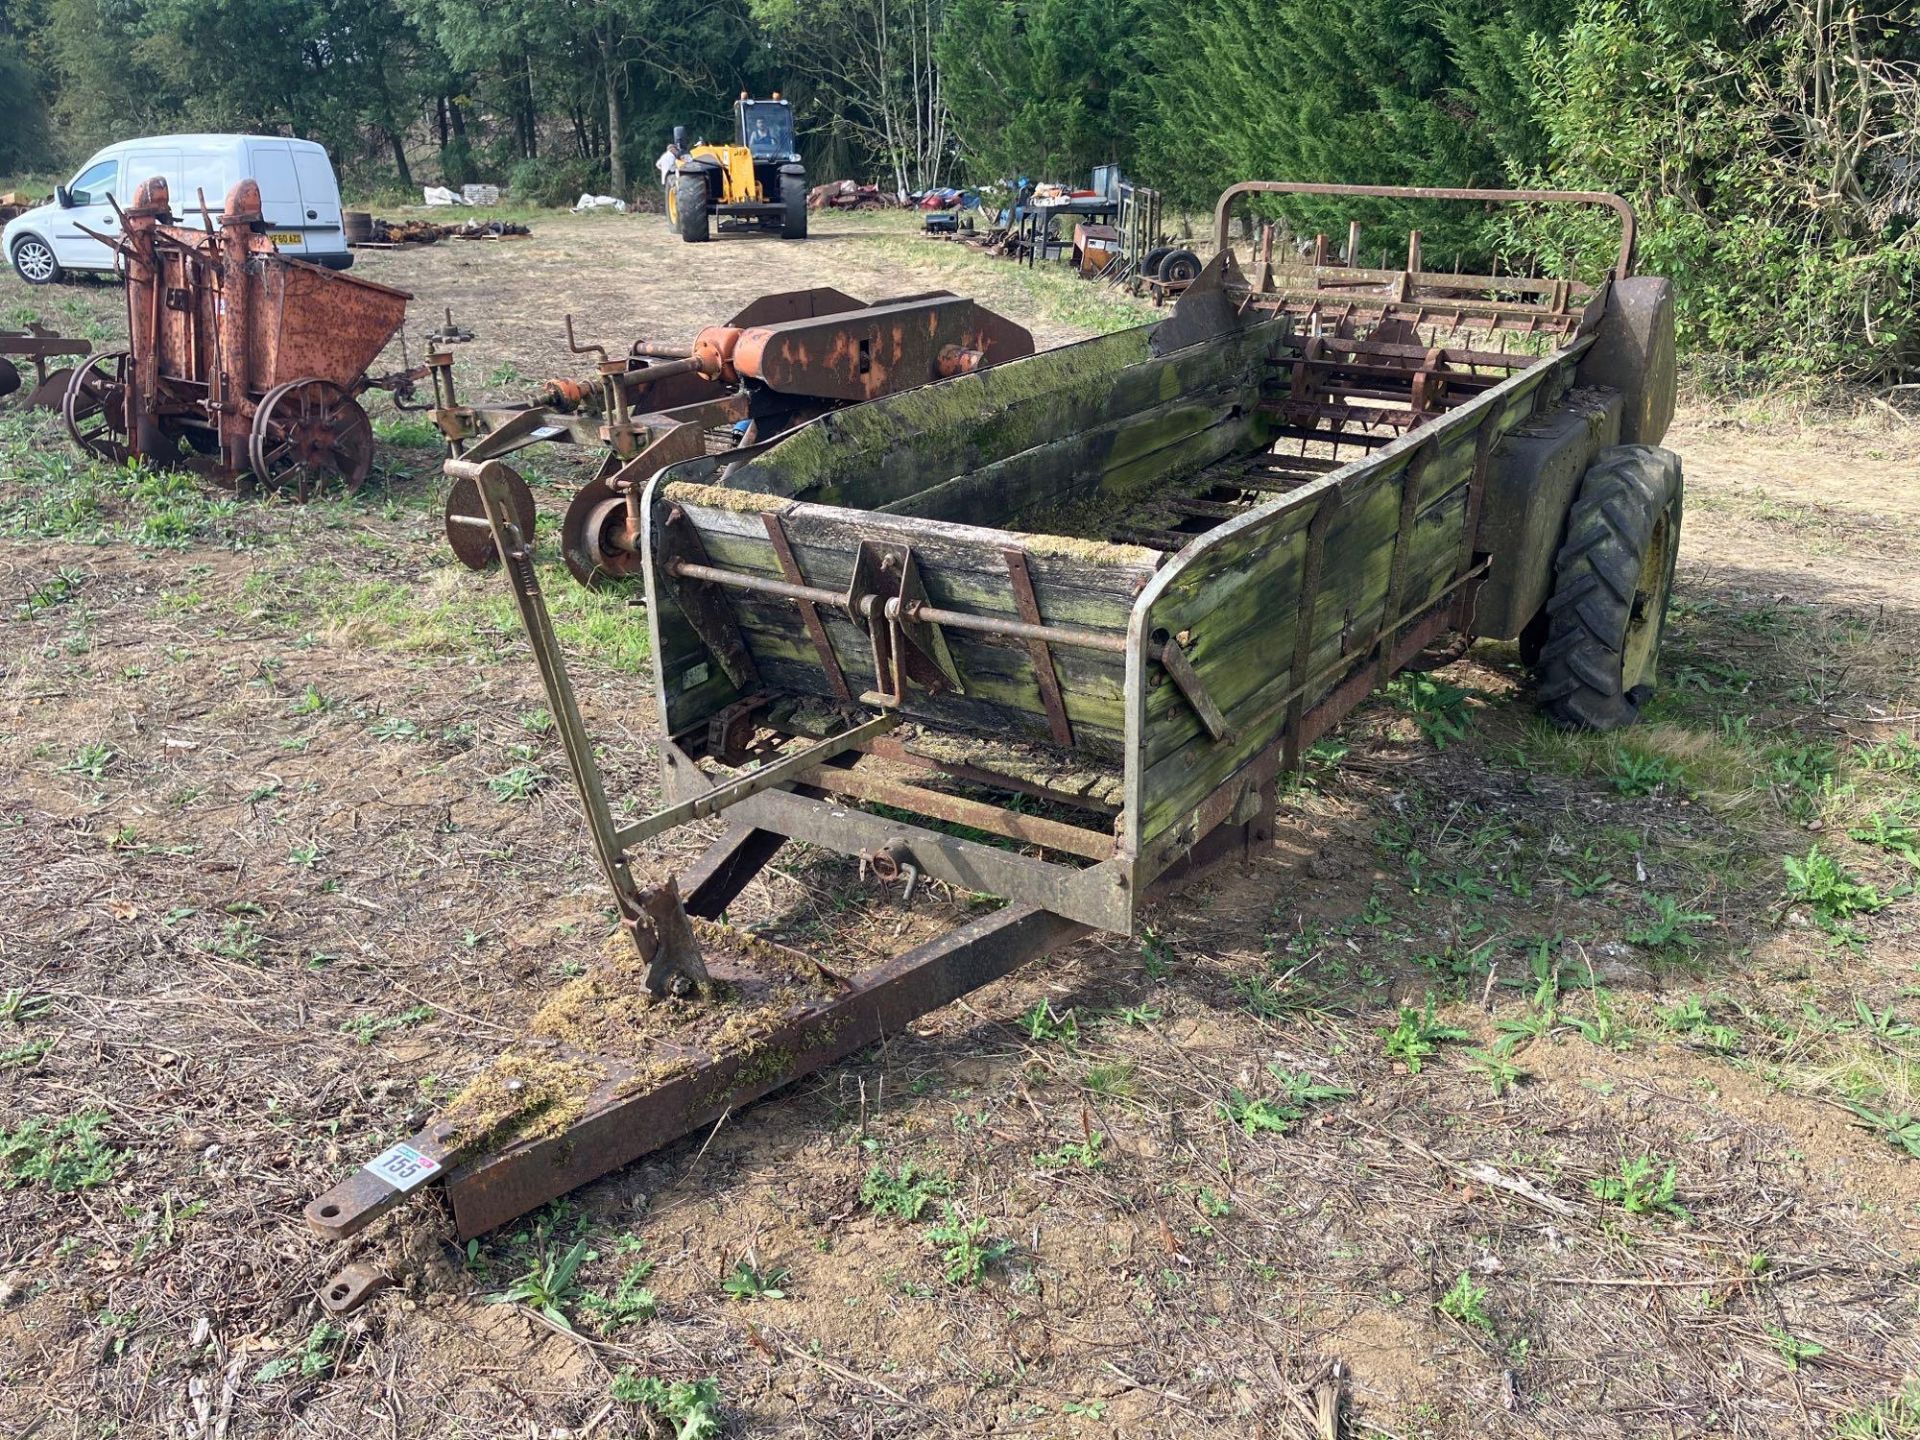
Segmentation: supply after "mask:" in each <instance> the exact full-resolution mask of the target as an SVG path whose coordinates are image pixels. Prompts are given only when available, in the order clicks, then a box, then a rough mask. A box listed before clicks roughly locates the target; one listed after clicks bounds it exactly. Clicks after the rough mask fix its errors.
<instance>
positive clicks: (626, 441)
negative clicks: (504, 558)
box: [427, 287, 1033, 585]
mask: <svg viewBox="0 0 1920 1440" xmlns="http://www.w3.org/2000/svg"><path fill="white" fill-rule="evenodd" d="M567 341H568V345H569V347H570V348H572V349H573V350H574V351H575V352H576V353H579V354H587V353H593V354H597V355H598V356H599V357H600V358H599V362H598V364H597V365H596V367H595V372H594V374H593V375H592V376H590V377H588V378H585V379H557V380H549V381H547V382H546V383H545V385H544V386H543V387H542V390H541V393H540V398H539V400H538V401H536V402H535V403H533V404H529V405H520V406H470V405H461V404H460V403H459V402H458V400H457V399H456V397H455V395H454V388H453V360H452V357H451V356H450V355H448V354H446V353H435V354H431V355H429V356H428V357H427V367H428V372H429V374H430V375H431V376H432V378H433V385H434V396H435V409H434V418H435V420H436V421H437V422H438V423H439V425H440V428H441V430H442V431H443V432H444V433H445V435H446V437H447V442H448V448H449V450H450V451H451V452H452V459H453V460H457V461H462V462H465V463H466V464H468V465H471V464H476V463H478V462H480V461H484V460H495V459H499V458H500V457H501V456H503V455H507V454H510V453H512V452H513V451H515V450H519V449H522V448H524V447H526V446H528V445H536V444H540V443H543V442H547V441H562V442H571V443H575V444H581V445H602V446H605V447H606V449H607V451H608V453H607V456H606V459H605V460H604V461H603V462H602V464H601V467H600V471H599V473H598V474H597V475H596V476H595V477H594V479H593V480H591V481H589V482H588V483H587V484H586V485H584V486H582V487H581V488H580V490H579V492H578V493H577V494H576V495H575V496H574V498H573V501H572V503H571V504H570V505H569V506H568V508H567V515H566V519H565V521H564V522H563V525H562V530H561V553H562V554H563V555H564V556H565V558H566V562H567V566H568V568H569V569H571V570H572V571H573V573H574V575H575V577H576V578H577V579H579V580H580V581H581V582H582V583H583V584H587V585H596V584H599V583H601V582H602V581H605V580H610V579H623V578H626V577H628V576H631V575H637V574H638V573H639V568H640V562H639V557H638V549H639V539H638V537H639V533H640V517H639V514H638V509H637V506H638V497H639V494H640V491H641V489H642V488H643V487H644V485H645V483H646V481H647V480H648V479H649V478H651V477H652V475H653V474H654V472H655V471H657V470H658V469H660V467H661V466H663V465H671V464H673V463H674V462H676V461H680V460H688V459H692V458H695V457H697V456H701V455H707V454H713V453H717V452H719V451H722V450H725V451H728V452H737V453H736V454H735V455H734V458H737V459H739V460H746V459H748V458H750V457H751V456H752V455H754V454H757V453H758V450H759V447H760V446H763V445H766V444H769V443H771V442H772V441H773V440H774V439H776V438H777V437H779V436H781V435H784V434H786V433H787V432H788V431H790V430H792V429H794V428H795V427H796V426H799V425H804V424H806V423H808V422H809V421H812V420H816V419H818V418H819V417H820V416H822V415H824V414H826V413H827V412H828V411H831V410H836V409H839V408H840V407H842V406H845V405H851V404H855V403H857V402H859V401H862V400H873V399H878V398H879V397H880V396H883V395H891V394H894V393H896V392H898V391H901V390H907V389H911V388H912V387H914V386H917V385H926V384H930V383H932V382H933V381H936V380H945V379H948V378H951V377H953V376H956V375H965V374H968V373H970V372H972V371H974V370H977V369H980V368H982V367H984V366H988V365H997V364H999V363H1001V362H1003V361H1006V360H1012V359H1016V358H1018V357H1020V356H1023V355H1031V354H1032V353H1033V336H1032V335H1031V334H1029V333H1028V332H1027V331H1026V330H1024V329H1022V328H1021V327H1020V326H1018V325H1015V324H1014V323H1013V322H1012V321H1010V320H1007V319H1005V318H1003V317H1002V316H1000V315H997V314H995V313H994V312H993V311H991V310H988V309H986V308H985V307H984V306H981V305H977V304H975V303H974V302H973V301H972V300H969V299H965V298H963V297H961V296H958V295H954V294H951V293H950V292H948V291H944V290H936V291H932V292H929V293H926V294H921V295H909V296H904V297H901V298H898V299H892V300H881V301H876V302H874V303H873V304H868V303H866V302H865V301H861V300H856V299H854V298H853V297H852V296H851V295H847V294H844V293H842V292H841V291H839V290H834V289H830V288H824V287H823V288H818V289H813V290H794V291H787V292H783V293H781V294H777V295H764V296H762V297H761V298H760V299H758V300H755V301H754V302H753V303H751V304H750V305H748V306H747V307H746V308H745V309H743V310H742V311H740V313H739V314H737V315H735V316H734V317H733V318H732V319H730V320H728V321H727V322H726V323H725V324H723V325H709V326H707V327H706V328H704V329H703V330H701V331H700V332H699V334H697V335H696V336H695V337H694V339H693V341H692V343H690V344H687V343H680V344H673V343H661V342H658V341H651V340H641V341H638V342H636V343H635V344H634V345H632V346H631V347H630V348H629V350H628V352H627V354H626V355H624V356H621V357H619V358H617V359H610V358H608V356H607V352H606V349H605V347H604V346H599V345H582V344H579V343H578V342H576V341H575V340H574V335H573V320H572V317H571V316H569V317H568V319H567ZM449 473H450V474H451V473H455V472H454V471H453V469H452V467H451V465H450V467H449ZM513 504H514V508H515V510H516V512H517V517H518V519H519V521H520V522H521V533H522V534H531V533H532V530H533V523H534V505H533V496H532V494H531V493H530V492H528V491H527V490H526V489H525V487H524V486H522V487H521V488H520V490H519V491H517V492H516V493H515V495H514V497H513ZM447 540H448V543H449V544H451V545H452V547H453V550H454V553H455V554H457V555H458V556H459V557H460V558H461V560H462V561H464V562H465V563H466V564H468V565H470V566H473V567H474V568H476V569H479V568H481V567H484V566H485V565H487V564H489V563H491V561H492V560H493V558H494V554H495V551H494V544H493V538H492V535H491V533H490V532H489V531H488V529H487V525H486V516H485V512H484V510H483V508H482V507H481V504H480V498H479V494H478V492H477V490H476V489H475V487H474V485H473V483H472V481H471V480H469V479H466V478H462V477H460V476H458V475H456V478H455V481H454V485H453V488H452V490H451V492H450V493H449V495H448V497H447Z"/></svg>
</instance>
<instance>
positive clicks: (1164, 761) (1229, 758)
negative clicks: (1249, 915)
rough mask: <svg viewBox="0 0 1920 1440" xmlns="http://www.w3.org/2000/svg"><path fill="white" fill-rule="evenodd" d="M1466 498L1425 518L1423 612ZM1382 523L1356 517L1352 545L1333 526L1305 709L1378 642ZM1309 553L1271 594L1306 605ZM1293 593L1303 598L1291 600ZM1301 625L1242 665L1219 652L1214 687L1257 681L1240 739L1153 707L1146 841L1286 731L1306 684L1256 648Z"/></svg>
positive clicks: (1145, 779) (1441, 580) (1411, 577)
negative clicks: (1297, 690)
mask: <svg viewBox="0 0 1920 1440" xmlns="http://www.w3.org/2000/svg"><path fill="white" fill-rule="evenodd" d="M1465 502H1466V492H1465V490H1464V489H1460V490H1456V491H1455V492H1454V494H1453V496H1452V497H1450V503H1444V504H1440V505H1436V506H1434V507H1431V508H1430V509H1429V510H1428V511H1427V512H1426V513H1425V514H1424V515H1423V516H1421V517H1420V518H1419V519H1418V520H1417V521H1416V526H1415V534H1414V537H1413V540H1412V541H1411V544H1410V547H1409V553H1410V557H1411V558H1410V562H1409V572H1408V580H1407V596H1406V599H1405V601H1404V602H1403V604H1404V606H1405V610H1407V611H1417V610H1418V609H1420V608H1422V607H1424V605H1425V604H1426V603H1428V602H1429V600H1430V598H1431V596H1433V595H1434V594H1436V593H1438V592H1439V591H1441V590H1443V589H1445V588H1446V584H1447V582H1448V580H1449V579H1450V577H1451V576H1452V574H1453V567H1454V559H1455V553H1454V551H1455V547H1456V546H1457V543H1458V536H1459V532H1460V529H1461V526H1462V525H1463V524H1464V521H1465V513H1466V505H1465ZM1376 504H1388V505H1389V506H1390V508H1392V509H1395V510H1397V501H1396V498H1395V496H1394V494H1393V492H1392V491H1391V490H1389V491H1383V492H1380V499H1379V501H1377V502H1376ZM1356 518H1358V517H1356ZM1396 518H1397V517H1396ZM1334 524H1335V526H1336V527H1337V526H1339V524H1340V520H1339V519H1336V520H1335V522H1334ZM1373 529H1374V526H1373V525H1371V524H1356V525H1352V526H1349V527H1348V528H1347V530H1346V533H1345V535H1344V536H1342V537H1341V539H1342V540H1343V541H1345V542H1346V544H1345V545H1336V543H1335V536H1334V534H1333V533H1332V530H1331V529H1330V531H1329V535H1328V546H1327V555H1326V560H1325V568H1324V570H1323V574H1324V575H1325V576H1326V583H1327V585H1328V587H1329V588H1328V589H1327V591H1326V592H1325V594H1324V596H1323V602H1322V605H1321V606H1320V607H1318V608H1317V610H1316V614H1315V624H1314V634H1313V639H1312V643H1311V646H1310V648H1309V649H1308V651H1307V662H1306V665H1305V666H1304V668H1303V669H1302V671H1301V676H1302V679H1303V680H1304V681H1307V682H1310V684H1309V688H1307V689H1306V690H1305V691H1304V692H1303V693H1302V695H1301V696H1300V697H1299V698H1300V700H1302V701H1303V702H1304V706H1303V708H1311V706H1312V705H1313V703H1314V702H1315V701H1317V700H1319V699H1320V698H1321V697H1322V696H1324V695H1325V694H1326V692H1327V691H1328V690H1330V689H1331V688H1332V687H1333V686H1334V684H1336V683H1337V682H1338V680H1339V679H1340V678H1341V675H1342V674H1343V673H1344V670H1343V669H1342V668H1340V661H1341V657H1342V656H1343V655H1345V656H1346V657H1348V658H1349V659H1350V660H1351V661H1352V662H1354V663H1359V662H1360V661H1362V660H1363V659H1364V658H1365V656H1366V654H1367V652H1368V650H1369V648H1370V647H1369V645H1368V643H1367V642H1368V640H1369V638H1370V637H1371V635H1372V634H1373V631H1374V629H1375V627H1376V626H1377V625H1378V624H1379V617H1380V616H1381V614H1382V613H1384V608H1385V601H1386V593H1387V589H1388V587H1389V585H1390V582H1391V574H1390V571H1391V550H1390V549H1388V548H1386V547H1385V546H1383V545H1382V544H1381V543H1380V542H1379V541H1378V540H1377V539H1376V538H1374V535H1373V533H1372V532H1373ZM1303 550H1304V547H1302V551H1303ZM1362 552H1364V553H1365V554H1366V556H1367V563H1366V564H1365V566H1364V568H1360V567H1356V566H1354V565H1353V564H1351V563H1349V562H1350V561H1351V560H1352V558H1353V556H1354V555H1355V554H1357V553H1362ZM1303 558H1304V556H1303V553H1297V554H1296V555H1295V556H1294V557H1292V559H1293V563H1292V565H1291V567H1290V568H1289V570H1288V571H1287V572H1283V573H1280V574H1276V575H1275V576H1274V577H1273V583H1272V588H1271V591H1270V593H1271V595H1272V598H1273V602H1274V605H1275V607H1276V608H1277V609H1278V608H1282V607H1286V608H1288V609H1291V608H1292V605H1297V596H1298V583H1299V571H1300V566H1301V564H1302V563H1303ZM1290 596H1291V597H1293V598H1292V602H1291V604H1290V603H1289V597H1290ZM1403 613H1404V612H1403ZM1297 618H1298V617H1297V615H1290V616H1289V619H1290V620H1291V621H1294V622H1296V623H1297ZM1293 630H1294V625H1293V624H1288V625H1286V626H1284V627H1282V626H1278V625H1276V627H1275V633H1274V635H1273V637H1272V638H1271V640H1270V641H1269V643H1267V644H1265V645H1262V646H1258V647H1248V646H1244V645H1243V646H1242V647H1240V648H1237V649H1236V650H1235V651H1234V652H1233V659H1234V660H1235V661H1238V662H1239V663H1238V664H1237V665H1235V664H1225V663H1221V662H1220V661H1219V660H1218V659H1217V658H1216V659H1215V661H1214V663H1215V668H1216V672H1217V673H1218V674H1219V675H1220V678H1219V679H1218V680H1209V681H1208V688H1209V690H1214V691H1215V692H1216V698H1217V694H1218V687H1220V686H1224V685H1226V684H1229V683H1234V684H1237V685H1240V686H1243V687H1244V686H1248V685H1249V684H1250V686H1251V688H1248V689H1245V690H1244V691H1243V693H1241V694H1240V696H1239V697H1238V698H1237V700H1236V702H1235V703H1233V704H1231V705H1223V707H1222V708H1223V709H1224V710H1225V711H1226V718H1227V724H1228V726H1229V728H1230V729H1232V731H1233V732H1234V734H1235V742H1234V744H1232V745H1231V746H1216V745H1211V744H1209V743H1207V737H1206V736H1205V732H1204V730H1203V729H1202V728H1201V727H1200V726H1199V725H1198V724H1197V723H1194V722H1190V721H1188V720H1187V719H1186V717H1185V716H1183V715H1182V714H1181V710H1182V709H1184V707H1173V706H1172V705H1171V702H1168V701H1162V702H1160V703H1161V704H1162V705H1164V706H1165V707H1166V708H1165V709H1164V712H1163V713H1162V714H1160V715H1158V716H1155V715H1152V714H1151V712H1150V717H1149V718H1150V724H1149V726H1148V727H1147V729H1146V734H1145V742H1144V744H1143V746H1142V756H1141V758H1142V762H1143V771H1142V784H1141V787H1140V791H1141V795H1142V800H1141V806H1142V813H1141V828H1140V834H1141V837H1142V842H1143V843H1144V844H1150V843H1151V842H1152V841H1153V840H1154V839H1155V838H1156V837H1157V836H1159V835H1161V834H1162V833H1164V832H1165V831H1166V830H1167V829H1168V828H1169V827H1171V826H1175V825H1177V824H1178V823H1179V822H1180V820H1181V818H1182V817H1183V816H1184V815H1185V814H1186V813H1187V812H1188V811H1190V810H1191V809H1192V808H1193V807H1194V806H1195V805H1197V804H1199V802H1200V800H1201V799H1202V798H1204V797H1205V796H1206V795H1207V794H1208V793H1209V792H1210V791H1212V790H1213V789H1215V788H1216V787H1218V786H1219V785H1220V784H1222V783H1224V782H1225V781H1226V780H1227V779H1228V778H1229V777H1230V776H1231V775H1232V774H1233V773H1234V772H1235V771H1236V770H1237V769H1238V768H1239V767H1240V766H1241V765H1242V764H1244V763H1246V761H1247V760H1249V759H1250V758H1251V757H1252V756H1254V755H1255V754H1257V753H1259V752H1260V751H1261V750H1262V749H1264V748H1265V747H1266V746H1268V745H1270V744H1273V743H1274V742H1275V741H1276V740H1277V739H1278V738H1279V737H1280V735H1281V733H1282V732H1283V730H1284V726H1285V721H1286V711H1287V707H1286V706H1285V705H1284V704H1283V703H1282V701H1283V700H1284V699H1285V698H1286V696H1287V694H1288V692H1289V691H1290V690H1291V689H1293V688H1294V686H1295V684H1296V682H1295V680H1294V679H1293V670H1292V667H1291V666H1290V665H1287V664H1285V662H1284V659H1283V660H1282V661H1281V662H1280V663H1279V664H1275V665H1271V666H1269V667H1267V668H1260V667H1258V666H1257V665H1253V664H1248V663H1246V662H1247V661H1248V659H1249V658H1250V657H1264V656H1271V655H1273V654H1275V653H1281V654H1283V655H1284V653H1285V652H1281V651H1280V650H1279V647H1280V645H1281V644H1283V643H1284V644H1286V645H1287V646H1288V647H1290V648H1291V646H1292V640H1293ZM1283 637H1284V639H1283ZM1204 638H1205V636H1204V629H1202V630H1200V631H1197V632H1196V633H1195V635H1194V645H1195V646H1196V647H1198V646H1199V645H1200V644H1201V643H1202V641H1203V639H1204ZM1196 668H1198V667H1196ZM1204 674H1205V672H1203V677H1204ZM1163 688H1164V687H1163ZM1157 699H1158V693H1157V692H1156V694H1155V696H1154V697H1152V699H1150V701H1149V705H1150V707H1151V706H1152V705H1153V701H1154V700H1157Z"/></svg>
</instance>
